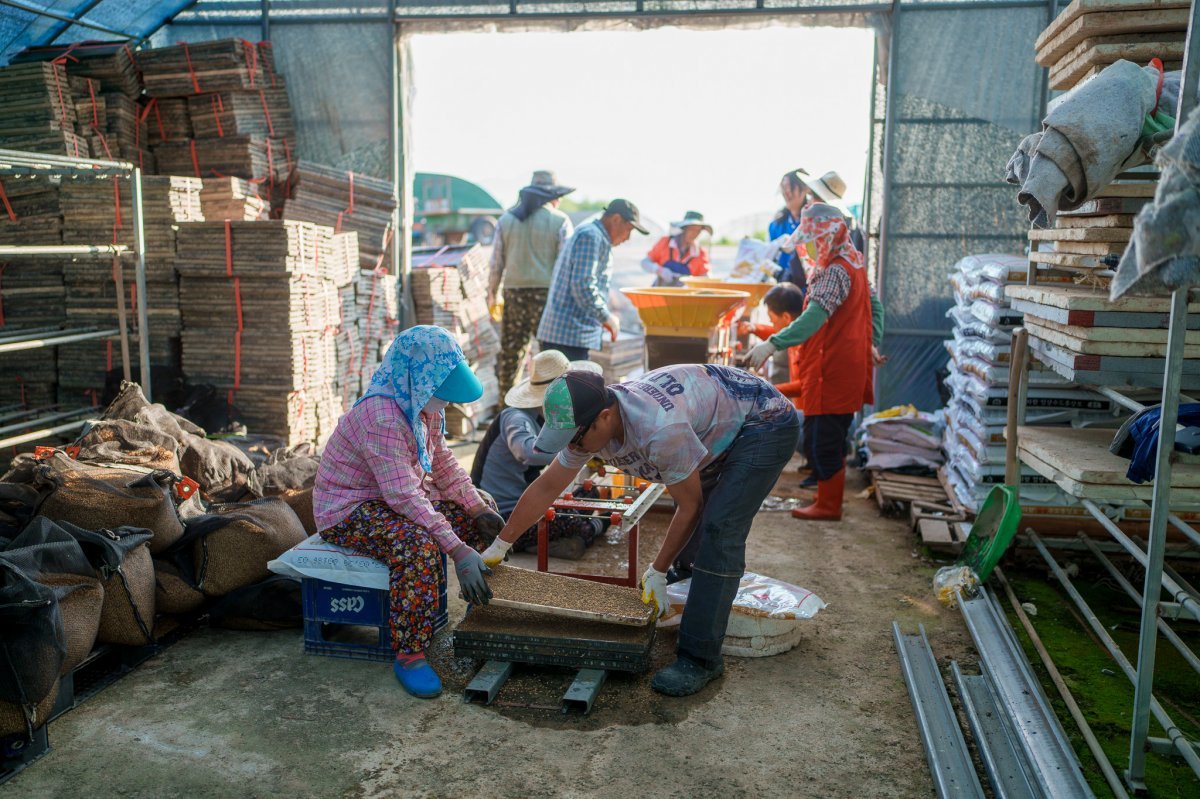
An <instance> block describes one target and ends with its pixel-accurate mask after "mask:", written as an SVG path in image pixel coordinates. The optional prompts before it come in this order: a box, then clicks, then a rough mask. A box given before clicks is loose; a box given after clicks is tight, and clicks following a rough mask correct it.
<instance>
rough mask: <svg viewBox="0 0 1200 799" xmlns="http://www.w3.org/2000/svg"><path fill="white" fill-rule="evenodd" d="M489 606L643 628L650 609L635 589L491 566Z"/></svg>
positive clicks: (488, 579)
mask: <svg viewBox="0 0 1200 799" xmlns="http://www.w3.org/2000/svg"><path fill="white" fill-rule="evenodd" d="M487 581H488V585H489V586H490V587H491V589H492V594H493V596H492V600H491V604H493V605H496V606H498V607H508V608H516V609H519V610H525V611H534V612H537V613H543V614H547V615H553V616H563V617H567V618H571V619H578V620H581V621H591V622H596V623H602V624H605V625H624V626H630V627H642V626H644V625H646V624H647V623H649V621H650V616H651V608H650V607H649V606H647V605H644V604H642V600H641V597H640V596H639V595H638V592H637V590H636V589H633V588H624V587H622V586H616V585H607V584H605V583H598V582H594V581H592V580H580V579H578V578H576V577H563V576H561V575H558V574H547V573H546V572H536V571H530V570H529V569H517V568H513V567H512V566H494V567H492V574H491V575H489V576H488V578H487Z"/></svg>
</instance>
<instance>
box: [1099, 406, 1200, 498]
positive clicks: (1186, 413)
mask: <svg viewBox="0 0 1200 799" xmlns="http://www.w3.org/2000/svg"><path fill="white" fill-rule="evenodd" d="M1161 417H1162V408H1161V407H1158V406H1155V407H1153V408H1147V409H1146V410H1144V411H1141V412H1140V413H1139V414H1137V416H1135V417H1133V419H1131V420H1130V421H1129V422H1128V423H1127V424H1125V425H1122V427H1121V430H1120V431H1118V433H1117V437H1118V439H1121V438H1122V435H1123V434H1126V436H1127V437H1126V438H1125V440H1124V441H1114V442H1113V443H1114V446H1115V447H1116V449H1114V450H1113V451H1114V452H1116V453H1117V454H1119V455H1126V456H1127V457H1128V458H1129V469H1128V470H1127V471H1126V472H1125V477H1127V478H1128V479H1130V480H1132V481H1133V482H1135V483H1145V482H1147V481H1148V480H1153V479H1154V460H1155V458H1154V456H1155V453H1156V452H1157V450H1158V421H1159V419H1160V418H1161ZM1179 424H1181V425H1183V426H1184V427H1200V402H1189V403H1185V404H1183V405H1180V406H1179ZM1130 445H1132V446H1130Z"/></svg>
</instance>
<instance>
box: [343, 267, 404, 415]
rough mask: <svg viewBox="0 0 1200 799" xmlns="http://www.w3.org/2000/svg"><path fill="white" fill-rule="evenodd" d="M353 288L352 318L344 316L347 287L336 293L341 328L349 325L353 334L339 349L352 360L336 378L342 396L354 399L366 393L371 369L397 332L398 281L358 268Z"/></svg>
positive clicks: (398, 309)
mask: <svg viewBox="0 0 1200 799" xmlns="http://www.w3.org/2000/svg"><path fill="white" fill-rule="evenodd" d="M353 285H354V291H353V313H352V315H350V314H347V313H346V309H347V308H349V307H350V306H349V303H350V298H351V295H350V292H349V290H348V288H349V287H347V288H346V289H342V290H341V292H340V295H341V298H342V307H343V312H342V313H343V316H342V327H343V329H344V330H346V329H348V328H349V327H350V326H351V325H353V327H354V328H355V331H354V333H349V332H347V335H346V336H345V342H344V343H343V345H342V346H343V347H345V348H346V350H347V351H348V352H351V353H353V354H354V357H353V359H352V360H351V361H350V363H349V365H348V366H344V367H342V368H341V369H340V373H339V379H340V380H341V381H342V383H341V386H342V389H343V394H344V395H346V396H349V397H355V398H356V397H358V396H361V394H362V392H363V391H365V390H366V387H367V385H368V384H369V383H370V382H371V376H372V375H373V374H374V373H375V367H377V366H378V365H379V364H380V363H382V362H383V355H384V353H385V352H387V348H388V346H389V345H391V343H392V339H394V338H395V337H396V334H397V333H399V332H400V281H399V279H398V278H397V277H396V276H395V275H390V274H388V273H387V272H386V271H384V270H382V269H376V270H367V269H362V270H359V272H358V279H357V280H356V281H355V283H354V284H353ZM351 320H353V321H351ZM354 342H357V343H356V344H355V343H354Z"/></svg>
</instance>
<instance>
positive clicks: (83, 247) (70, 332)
mask: <svg viewBox="0 0 1200 799" xmlns="http://www.w3.org/2000/svg"><path fill="white" fill-rule="evenodd" d="M64 175H88V176H111V177H112V178H113V179H114V180H118V179H120V178H122V177H128V178H129V180H130V183H131V184H132V188H133V192H132V194H133V197H132V205H133V230H134V246H133V247H132V248H130V247H127V246H125V245H121V244H96V245H92V244H49V245H43V244H30V245H15V246H12V245H0V258H3V257H17V258H38V257H64V256H66V257H71V258H103V257H109V258H112V260H113V270H114V280H115V281H116V283H117V291H116V296H117V319H118V326H117V327H114V328H100V327H96V326H86V327H75V328H52V327H42V328H36V329H30V330H24V331H20V332H19V333H11V334H7V335H6V334H4V333H3V332H2V331H0V355H3V354H4V353H7V352H19V351H23V350H32V349H41V348H44V347H57V346H60V345H62V344H71V343H75V342H80V341H90V340H93V339H106V338H111V337H112V336H114V335H118V336H120V339H121V362H122V367H123V369H124V372H125V379H126V380H130V379H132V369H131V361H130V354H129V325H128V312H127V309H126V307H125V294H124V291H123V290H122V288H121V287H122V286H123V285H124V269H123V266H122V259H123V258H127V257H130V256H135V257H136V259H137V260H136V264H137V273H136V281H137V300H136V301H137V308H136V313H137V327H138V359H139V364H140V366H141V384H142V390H143V392H144V393H145V394H146V398H147V399H149V398H150V396H151V395H150V344H149V340H148V333H149V315H148V309H147V307H146V254H145V250H146V245H145V242H146V225H145V215H144V213H143V209H142V170H141V169H140V168H139V167H137V166H135V165H133V164H132V163H129V162H127V161H105V160H98V159H87V158H72V157H69V156H62V155H48V154H45V153H27V152H21V151H17V150H3V149H0V178H4V177H11V176H22V177H34V176H48V177H61V176H64ZM94 415H95V409H94V408H76V409H70V410H63V409H60V408H57V407H52V408H42V409H33V410H28V411H18V412H14V413H8V414H5V415H3V416H0V436H2V438H0V447H9V446H17V445H19V444H27V443H30V442H32V441H38V440H41V439H44V438H48V437H50V436H53V435H57V434H59V433H66V432H69V431H71V430H72V429H76V428H78V427H79V425H80V424H82V423H83V422H84V421H86V420H87V419H88V418H89V417H90V416H94Z"/></svg>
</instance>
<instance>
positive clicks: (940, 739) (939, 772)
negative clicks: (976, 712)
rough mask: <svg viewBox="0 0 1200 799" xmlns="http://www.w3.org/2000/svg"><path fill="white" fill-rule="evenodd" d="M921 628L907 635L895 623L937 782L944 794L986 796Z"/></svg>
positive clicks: (904, 670) (910, 693)
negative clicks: (915, 632) (913, 633)
mask: <svg viewBox="0 0 1200 799" xmlns="http://www.w3.org/2000/svg"><path fill="white" fill-rule="evenodd" d="M919 629H920V634H919V635H904V634H903V633H901V632H900V625H899V623H897V622H892V638H893V640H894V641H895V642H896V654H898V655H899V656H900V672H901V674H902V675H903V677H904V684H905V685H906V686H908V696H909V698H910V699H911V700H912V706H913V714H914V715H915V716H916V718H917V731H918V732H920V734H921V743H922V744H924V745H925V757H926V758H927V759H928V760H929V773H930V774H931V775H932V777H933V785H934V787H935V788H936V789H937V793H938V796H940V797H955V798H956V799H957V798H958V797H964V798H965V797H972V796H978V797H981V799H982V797H983V796H984V793H983V786H982V785H980V784H979V775H977V774H976V773H975V766H974V765H973V764H972V762H971V753H970V752H969V751H968V750H967V742H966V741H965V740H964V739H963V734H962V730H961V729H960V728H959V726H958V717H957V716H955V715H954V708H953V707H952V706H951V705H950V696H949V695H948V694H947V693H946V686H945V684H943V683H942V675H941V672H939V671H938V667H937V662H936V661H934V659H933V652H932V651H931V650H930V648H929V639H928V638H927V637H926V636H925V627H924V625H921V626H920V628H919Z"/></svg>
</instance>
